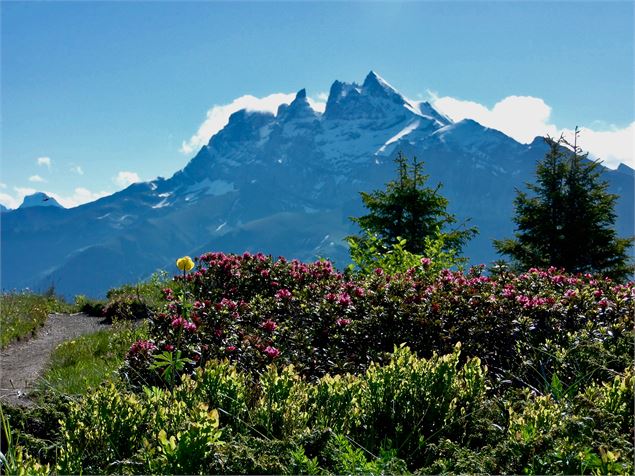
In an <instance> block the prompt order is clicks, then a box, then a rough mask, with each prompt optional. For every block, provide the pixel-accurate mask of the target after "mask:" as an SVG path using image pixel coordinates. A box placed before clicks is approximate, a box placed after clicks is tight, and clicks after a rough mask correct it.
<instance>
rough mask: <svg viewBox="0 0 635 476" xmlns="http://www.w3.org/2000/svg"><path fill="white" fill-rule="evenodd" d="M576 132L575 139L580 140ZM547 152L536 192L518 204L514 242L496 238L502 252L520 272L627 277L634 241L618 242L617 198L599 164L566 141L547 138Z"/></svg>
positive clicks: (522, 196)
mask: <svg viewBox="0 0 635 476" xmlns="http://www.w3.org/2000/svg"><path fill="white" fill-rule="evenodd" d="M577 134H578V131H577V129H576V132H575V137H576V140H577ZM546 142H547V143H548V145H549V151H548V153H547V154H546V156H545V158H544V159H543V160H542V161H541V162H539V163H538V166H537V169H536V180H537V182H536V183H535V184H527V188H528V189H529V191H530V192H531V193H532V194H533V195H532V196H530V195H528V194H527V193H526V192H522V191H519V192H518V195H517V197H516V199H515V201H514V204H515V207H516V211H515V217H514V221H515V222H516V225H517V232H516V236H515V238H514V239H505V240H496V241H494V245H495V247H496V248H497V250H498V252H499V253H501V254H504V255H508V256H510V257H511V258H512V259H513V260H514V262H515V263H516V265H517V266H518V267H519V268H521V269H527V268H530V267H532V266H535V267H546V266H556V267H558V268H564V269H565V270H566V271H568V272H572V273H578V272H580V273H587V272H592V273H599V274H604V275H607V276H611V277H613V278H614V279H625V278H627V277H628V276H629V275H631V274H632V272H633V265H632V262H630V256H629V248H630V247H631V245H632V243H633V238H632V237H630V238H618V237H617V234H616V231H615V228H614V225H615V219H616V214H615V210H614V209H615V202H616V200H617V195H613V194H610V193H608V191H607V188H608V182H606V181H605V180H603V179H602V172H601V169H600V165H599V162H593V161H590V160H588V158H587V155H588V154H582V153H581V149H580V148H579V147H578V146H577V145H576V144H574V145H573V146H572V147H573V151H569V150H568V149H566V148H564V145H565V144H566V145H569V144H568V143H567V142H566V141H565V140H564V139H563V138H562V137H561V138H560V139H559V140H557V141H554V140H552V139H550V138H547V139H546Z"/></svg>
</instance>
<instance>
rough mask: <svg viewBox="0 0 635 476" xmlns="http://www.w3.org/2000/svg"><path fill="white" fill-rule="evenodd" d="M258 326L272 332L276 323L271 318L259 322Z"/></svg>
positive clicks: (276, 325)
mask: <svg viewBox="0 0 635 476" xmlns="http://www.w3.org/2000/svg"><path fill="white" fill-rule="evenodd" d="M260 327H262V328H263V329H264V330H266V331H268V332H273V331H275V330H276V327H278V324H276V323H275V322H274V321H272V320H271V319H267V320H266V321H264V322H263V323H262V324H260Z"/></svg>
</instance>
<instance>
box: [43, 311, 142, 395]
mask: <svg viewBox="0 0 635 476" xmlns="http://www.w3.org/2000/svg"><path fill="white" fill-rule="evenodd" d="M144 337H147V326H146V325H145V324H144V325H141V326H137V327H135V326H134V325H133V324H131V323H129V322H120V323H115V326H114V327H113V329H109V330H102V331H98V332H95V333H92V334H87V335H85V336H82V337H78V338H76V339H73V340H69V341H66V342H63V343H62V344H60V345H59V346H57V348H56V349H55V350H54V351H53V354H52V355H51V360H50V363H49V368H48V370H47V371H46V373H45V374H44V376H43V378H42V381H41V383H40V388H39V390H40V393H44V392H54V393H56V394H67V395H77V394H83V393H85V392H86V391H87V390H88V389H90V388H93V387H96V386H98V385H99V384H100V383H101V382H103V381H104V380H106V379H108V378H109V377H111V376H112V375H113V373H114V372H115V371H116V370H117V369H118V368H119V367H120V366H121V365H122V363H123V360H124V357H125V355H126V353H127V352H128V349H129V348H130V346H131V345H132V343H133V342H134V341H136V340H137V339H141V338H144Z"/></svg>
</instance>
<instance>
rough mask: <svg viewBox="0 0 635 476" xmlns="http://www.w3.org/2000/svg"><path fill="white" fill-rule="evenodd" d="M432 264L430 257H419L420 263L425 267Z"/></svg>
mask: <svg viewBox="0 0 635 476" xmlns="http://www.w3.org/2000/svg"><path fill="white" fill-rule="evenodd" d="M431 264H432V260H431V259H430V258H421V265H422V266H425V267H426V268H427V267H428V266H430V265H431Z"/></svg>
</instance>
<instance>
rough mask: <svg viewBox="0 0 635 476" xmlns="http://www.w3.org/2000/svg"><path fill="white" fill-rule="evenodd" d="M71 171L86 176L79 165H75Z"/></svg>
mask: <svg viewBox="0 0 635 476" xmlns="http://www.w3.org/2000/svg"><path fill="white" fill-rule="evenodd" d="M70 171H71V172H73V173H75V174H77V175H84V171H83V170H82V168H81V167H80V166H79V165H74V166H72V167H71V168H70Z"/></svg>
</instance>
